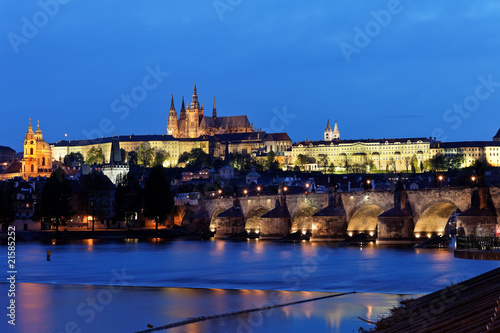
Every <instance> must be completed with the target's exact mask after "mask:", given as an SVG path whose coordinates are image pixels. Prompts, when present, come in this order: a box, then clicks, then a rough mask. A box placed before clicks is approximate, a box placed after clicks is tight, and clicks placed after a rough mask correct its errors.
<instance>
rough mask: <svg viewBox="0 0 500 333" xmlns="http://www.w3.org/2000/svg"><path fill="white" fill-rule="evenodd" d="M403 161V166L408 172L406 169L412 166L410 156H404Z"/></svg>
mask: <svg viewBox="0 0 500 333" xmlns="http://www.w3.org/2000/svg"><path fill="white" fill-rule="evenodd" d="M404 161H405V166H406V172H408V167H409V166H410V165H411V164H412V163H411V157H410V156H405V157H404Z"/></svg>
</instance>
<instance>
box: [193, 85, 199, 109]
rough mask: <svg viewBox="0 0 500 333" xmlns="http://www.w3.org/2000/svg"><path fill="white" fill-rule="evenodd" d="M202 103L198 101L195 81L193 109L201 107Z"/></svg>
mask: <svg viewBox="0 0 500 333" xmlns="http://www.w3.org/2000/svg"><path fill="white" fill-rule="evenodd" d="M199 108H200V103H198V93H197V91H196V82H195V83H194V89H193V101H192V102H191V109H199Z"/></svg>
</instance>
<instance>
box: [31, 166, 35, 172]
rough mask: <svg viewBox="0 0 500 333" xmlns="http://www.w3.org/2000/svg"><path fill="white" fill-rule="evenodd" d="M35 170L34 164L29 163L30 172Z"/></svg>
mask: <svg viewBox="0 0 500 333" xmlns="http://www.w3.org/2000/svg"><path fill="white" fill-rule="evenodd" d="M34 171H35V166H34V165H33V164H32V165H31V172H34Z"/></svg>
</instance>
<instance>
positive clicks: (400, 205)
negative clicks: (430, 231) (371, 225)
mask: <svg viewBox="0 0 500 333" xmlns="http://www.w3.org/2000/svg"><path fill="white" fill-rule="evenodd" d="M413 228H414V224H413V214H412V212H411V207H410V205H409V203H408V198H407V195H406V192H405V191H396V192H395V193H394V207H393V208H391V209H389V210H388V211H385V212H383V213H382V214H380V215H379V216H378V223H377V229H378V238H377V244H407V243H415V237H414V235H413Z"/></svg>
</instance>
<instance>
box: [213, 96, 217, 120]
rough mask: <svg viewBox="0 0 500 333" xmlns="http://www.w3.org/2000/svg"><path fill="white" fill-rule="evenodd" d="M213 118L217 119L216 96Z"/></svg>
mask: <svg viewBox="0 0 500 333" xmlns="http://www.w3.org/2000/svg"><path fill="white" fill-rule="evenodd" d="M212 118H214V119H217V107H216V106H215V95H214V108H213V109H212Z"/></svg>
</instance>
